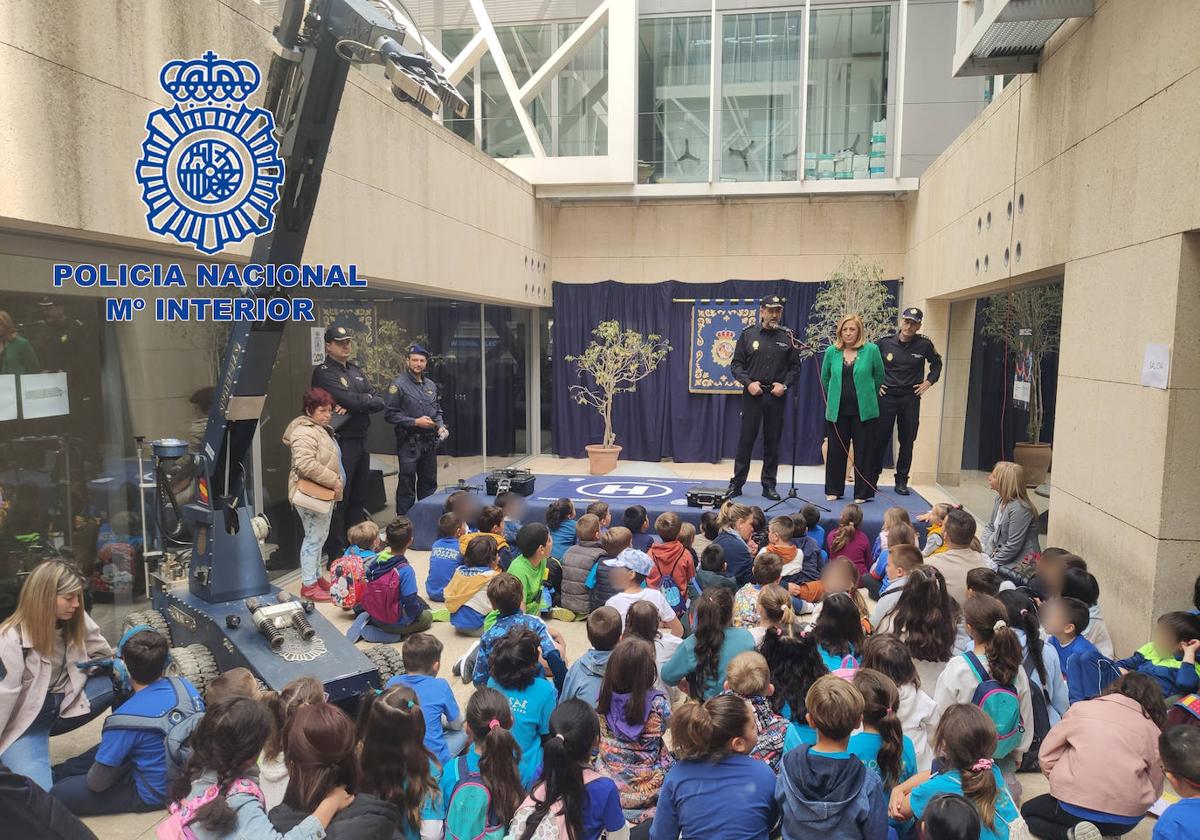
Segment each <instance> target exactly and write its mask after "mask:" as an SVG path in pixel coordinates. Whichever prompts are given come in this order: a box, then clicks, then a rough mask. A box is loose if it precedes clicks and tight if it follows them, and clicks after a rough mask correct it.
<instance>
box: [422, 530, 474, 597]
mask: <svg viewBox="0 0 1200 840" xmlns="http://www.w3.org/2000/svg"><path fill="white" fill-rule="evenodd" d="M437 527H438V538H437V539H436V540H434V542H433V547H432V548H430V549H429V575H428V577H426V578H425V592H426V594H428V595H429V600H431V601H439V602H441V601H445V600H446V597H445V595H444V594H443V593H444V590H445V589H446V584H447V583H449V582H450V578H452V577H454V572H455V570H456V569H457V568H458V567H459V566H461V565H462V564H463V559H462V552H463V547H462V546H461V545H460V543H459V538H460V537H463V536H466V534H467V526H466V524H465V523H464V522H463V521H462V520H461V519H459V518H458V516H456V515H455V514H453V513H443V514H442V515H441V518H439V519H438V525H437Z"/></svg>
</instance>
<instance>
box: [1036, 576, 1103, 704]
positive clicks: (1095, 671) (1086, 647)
mask: <svg viewBox="0 0 1200 840" xmlns="http://www.w3.org/2000/svg"><path fill="white" fill-rule="evenodd" d="M1087 625H1088V606H1087V604H1085V603H1083V601H1080V600H1079V599H1078V598H1055V599H1054V600H1052V601H1048V602H1047V603H1046V605H1045V606H1044V607H1042V627H1043V628H1045V630H1046V632H1047V633H1049V634H1050V644H1051V645H1052V646H1053V647H1054V650H1055V652H1057V653H1058V662H1059V666H1060V667H1061V668H1062V673H1063V677H1064V678H1065V679H1066V681H1067V702H1068V703H1077V702H1079V701H1080V700H1090V699H1091V698H1093V697H1095V696H1096V695H1097V694H1099V693H1100V692H1101V691H1102V690H1103V689H1104V686H1105V685H1107V684H1108V683H1109V682H1111V681H1112V680H1113V679H1114V678H1116V677H1117V676H1119V675H1120V674H1119V672H1118V671H1117V670H1116V669H1115V668H1114V667H1113V666H1112V663H1111V662H1109V661H1108V660H1107V659H1105V658H1104V657H1103V656H1102V655H1101V654H1100V651H1098V650H1096V646H1095V645H1093V644H1092V643H1091V642H1089V641H1088V640H1087V639H1086V638H1084V636H1083V631H1084V630H1086V629H1087Z"/></svg>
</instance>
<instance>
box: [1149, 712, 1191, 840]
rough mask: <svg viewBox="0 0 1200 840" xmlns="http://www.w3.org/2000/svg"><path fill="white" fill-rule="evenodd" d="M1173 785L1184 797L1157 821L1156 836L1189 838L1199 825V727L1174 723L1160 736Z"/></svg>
mask: <svg viewBox="0 0 1200 840" xmlns="http://www.w3.org/2000/svg"><path fill="white" fill-rule="evenodd" d="M1158 753H1159V755H1160V756H1162V765H1163V771H1164V772H1165V773H1166V775H1167V779H1169V780H1170V782H1171V787H1173V788H1175V792H1176V793H1178V794H1179V796H1180V797H1181V798H1180V800H1179V801H1178V802H1176V803H1175V804H1174V805H1172V806H1171V807H1170V808H1168V809H1167V810H1166V811H1164V812H1163V815H1162V816H1161V817H1159V818H1158V821H1157V822H1156V823H1155V824H1154V835H1153V840H1188V838H1194V837H1195V836H1196V827H1197V826H1200V727H1195V726H1172V727H1170V728H1168V729H1167V730H1166V731H1165V732H1163V734H1162V735H1160V736H1159V737H1158Z"/></svg>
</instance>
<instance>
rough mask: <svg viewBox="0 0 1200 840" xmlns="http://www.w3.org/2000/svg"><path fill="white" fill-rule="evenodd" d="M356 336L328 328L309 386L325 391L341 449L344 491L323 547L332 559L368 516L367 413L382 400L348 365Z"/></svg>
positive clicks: (357, 369)
mask: <svg viewBox="0 0 1200 840" xmlns="http://www.w3.org/2000/svg"><path fill="white" fill-rule="evenodd" d="M353 339H354V334H353V333H352V332H351V331H350V330H349V328H347V327H345V326H341V325H335V324H330V325H329V327H328V328H326V330H325V361H324V362H322V363H321V364H319V365H317V366H316V367H315V368H313V372H312V387H314V388H324V389H325V390H326V391H328V392H329V394H330V396H332V397H333V401H334V403H335V405H334V409H333V410H334V416H333V423H332V426H333V429H334V430H335V432H336V433H337V439H338V445H339V446H341V448H342V469H343V470H344V471H345V473H346V489H345V492H344V493H343V494H342V501H340V502H338V505H337V507H336V508H334V510H333V520H332V521H331V522H330V523H329V538H328V539H327V540H326V541H325V548H326V550H327V551H328V552H329V555H330V557H331V558H338V557H341V556H342V555H343V554H344V553H345V552H346V531H347V529H349V528H351V527H352V526H354V525H357V524H358V523H359V522H362V521H363V520H364V519H366V518H367V511H366V497H367V478H368V474H369V472H370V469H371V453H370V452H368V451H367V429H368V428H369V427H370V425H371V415H372V414H374V413H375V412H377V411H383V398H382V397H380V396H379V395H378V394H376V393H375V389H374V388H373V387H371V382H370V380H368V379H367V376H366V374H365V373H363V369H362V368H361V367H359V366H358V365H357V364H355V363H354V362H352V361H350V355H351V353H353V352H354V348H353V346H352V341H353Z"/></svg>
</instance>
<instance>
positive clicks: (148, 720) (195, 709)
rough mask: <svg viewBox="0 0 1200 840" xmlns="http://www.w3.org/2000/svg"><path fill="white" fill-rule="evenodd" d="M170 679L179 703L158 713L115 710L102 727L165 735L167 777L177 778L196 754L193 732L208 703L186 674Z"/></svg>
mask: <svg viewBox="0 0 1200 840" xmlns="http://www.w3.org/2000/svg"><path fill="white" fill-rule="evenodd" d="M167 681H168V682H169V683H170V684H171V688H172V689H173V690H174V691H175V704H174V705H173V706H172V707H171V708H169V709H167V710H166V711H165V712H163V713H162V714H161V715H159V716H158V717H145V716H143V715H132V714H122V713H121V712H120V711H117V712H113V713H112V714H111V715H109V716H108V717H106V718H105V719H104V726H103V730H102V731H104V732H108V731H109V730H112V729H131V730H134V731H139V732H153V733H155V734H157V735H161V736H162V739H163V752H164V754H165V755H166V758H167V778H168V779H169V780H172V781H173V780H175V779H178V778H179V777H181V776H182V775H183V772H184V769H185V768H186V766H187V761H188V759H189V758H190V757H191V755H192V745H191V736H192V733H193V732H194V731H195V729H196V726H197V725H198V724H199V723H200V719H201V718H202V717H204V703H203V702H202V701H201V700H199V699H198V698H196V697H193V696H192V693H191V692H190V691H188V686H189V683H188V682H187V681H186V680H185V679H184V678H183V677H167Z"/></svg>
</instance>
